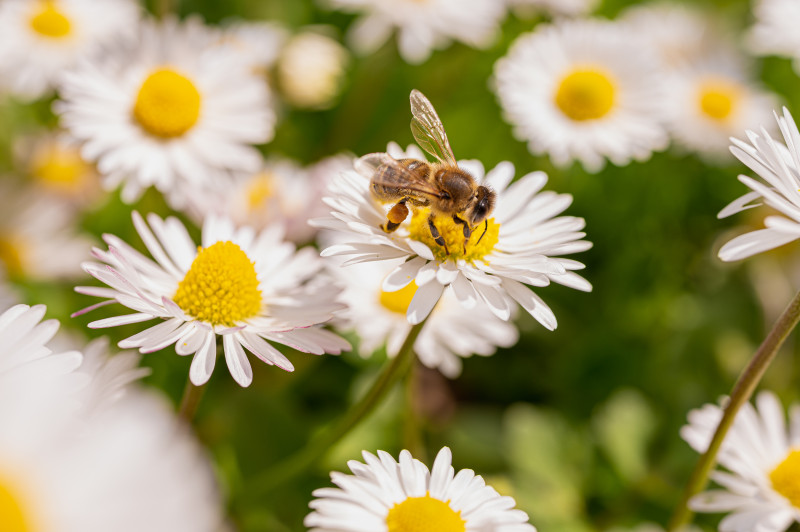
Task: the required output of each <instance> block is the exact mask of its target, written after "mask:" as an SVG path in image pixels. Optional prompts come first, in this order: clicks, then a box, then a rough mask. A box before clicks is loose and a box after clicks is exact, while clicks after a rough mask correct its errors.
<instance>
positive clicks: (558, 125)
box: [493, 19, 669, 172]
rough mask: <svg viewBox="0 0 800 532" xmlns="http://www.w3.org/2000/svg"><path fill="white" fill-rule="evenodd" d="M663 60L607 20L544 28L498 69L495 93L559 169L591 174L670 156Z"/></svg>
mask: <svg viewBox="0 0 800 532" xmlns="http://www.w3.org/2000/svg"><path fill="white" fill-rule="evenodd" d="M658 66H659V64H658V59H657V58H656V57H655V55H654V54H653V53H651V49H650V48H649V47H648V46H645V45H643V43H641V42H640V39H639V38H638V36H637V34H636V33H635V32H633V31H631V30H630V29H629V26H628V25H624V24H621V23H613V22H608V21H601V20H588V19H586V20H574V21H561V22H557V23H554V24H543V25H540V26H537V28H536V30H535V31H534V32H533V33H528V34H525V35H522V36H521V37H519V38H517V40H516V41H515V42H514V43H513V44H512V46H511V48H510V50H509V52H508V54H507V55H506V56H505V57H503V58H501V59H500V60H499V61H498V62H497V63H496V64H495V68H494V79H493V85H494V90H495V91H496V93H497V96H498V98H499V100H500V105H501V107H502V108H503V113H504V115H505V117H506V119H507V120H508V121H509V122H510V123H511V124H512V125H513V126H514V135H515V136H516V137H517V138H518V139H520V140H523V141H526V142H527V143H528V149H529V150H530V151H531V152H532V153H534V154H547V155H549V156H550V159H551V160H552V161H553V163H554V164H555V165H557V166H567V165H569V164H570V163H572V161H574V160H577V161H580V162H581V163H582V164H583V166H584V168H586V170H587V171H590V172H597V171H599V170H601V169H602V168H603V166H604V165H605V161H606V159H608V160H610V161H611V162H612V163H614V164H616V165H618V166H623V165H626V164H628V163H629V162H630V161H631V160H632V159H634V160H638V161H644V160H647V159H649V158H650V155H651V153H652V152H653V151H658V150H662V149H664V148H666V146H667V144H668V140H669V138H668V135H667V133H666V130H665V129H664V126H663V124H662V121H663V110H662V107H663V102H664V99H665V96H666V93H665V92H664V83H663V77H662V76H661V75H659V70H658Z"/></svg>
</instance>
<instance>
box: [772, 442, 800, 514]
mask: <svg viewBox="0 0 800 532" xmlns="http://www.w3.org/2000/svg"><path fill="white" fill-rule="evenodd" d="M769 479H770V480H771V481H772V489H774V490H775V491H777V492H778V493H780V494H781V495H783V496H784V497H786V498H787V499H789V502H791V503H792V504H793V505H794V506H796V507H798V508H800V450H795V451H792V452H790V453H789V456H787V457H786V459H785V460H784V461H783V462H781V463H780V464H778V467H776V468H775V469H774V470H773V471H772V473H770V474H769Z"/></svg>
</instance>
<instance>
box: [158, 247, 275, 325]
mask: <svg viewBox="0 0 800 532" xmlns="http://www.w3.org/2000/svg"><path fill="white" fill-rule="evenodd" d="M173 299H174V301H175V303H176V304H177V305H178V306H179V307H181V309H183V311H184V312H186V313H187V314H188V315H190V316H192V317H193V318H195V319H198V320H201V321H205V322H207V323H210V324H212V325H224V326H226V327H232V326H234V325H235V324H236V323H237V322H240V321H242V320H246V319H247V318H252V317H253V316H256V315H258V313H259V312H260V311H261V291H260V290H259V289H258V278H257V276H256V269H255V266H254V263H253V262H252V261H251V260H250V258H249V257H248V256H247V254H246V253H245V252H244V251H242V249H241V248H240V247H239V246H237V245H236V244H234V243H233V242H217V243H216V244H214V245H212V246H209V247H207V248H198V251H197V257H195V259H194V261H193V262H192V266H191V267H190V268H189V271H188V272H186V276H185V277H184V278H183V280H182V281H181V282H180V283H179V284H178V291H177V292H176V293H175V297H174V298H173Z"/></svg>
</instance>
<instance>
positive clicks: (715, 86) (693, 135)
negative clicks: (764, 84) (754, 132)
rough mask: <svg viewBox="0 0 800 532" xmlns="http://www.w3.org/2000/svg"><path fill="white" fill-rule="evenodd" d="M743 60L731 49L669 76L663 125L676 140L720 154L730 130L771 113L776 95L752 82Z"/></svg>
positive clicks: (762, 120) (735, 131)
mask: <svg viewBox="0 0 800 532" xmlns="http://www.w3.org/2000/svg"><path fill="white" fill-rule="evenodd" d="M742 63H743V60H742V58H740V57H736V56H735V55H734V53H733V51H732V50H731V51H730V53H727V54H724V53H723V54H721V55H719V56H717V57H713V56H708V57H705V58H703V59H700V60H696V61H694V62H692V63H690V64H687V65H686V66H685V67H684V68H682V69H680V70H679V71H676V72H675V74H674V75H673V76H671V79H670V84H669V86H670V97H669V98H668V99H667V100H666V108H667V116H668V117H669V120H668V128H669V129H670V131H671V133H672V135H673V136H674V137H675V139H676V140H677V141H678V143H680V144H681V145H683V146H685V147H687V148H690V149H693V150H696V151H698V152H700V153H701V154H705V155H709V156H711V157H714V158H717V159H721V158H722V157H723V156H724V155H726V154H727V153H728V147H729V145H730V137H731V136H733V135H738V134H739V133H740V132H741V131H744V130H745V129H747V128H752V127H756V126H758V125H760V124H764V123H766V122H767V121H768V120H769V119H770V116H771V114H772V109H774V107H775V100H776V98H775V97H774V95H772V94H770V93H768V92H766V91H764V90H761V89H760V88H759V87H758V86H757V85H756V83H755V82H754V81H753V80H752V79H751V78H750V76H748V74H747V69H746V67H745V66H744V65H743V64H742Z"/></svg>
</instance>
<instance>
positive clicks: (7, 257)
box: [0, 233, 25, 278]
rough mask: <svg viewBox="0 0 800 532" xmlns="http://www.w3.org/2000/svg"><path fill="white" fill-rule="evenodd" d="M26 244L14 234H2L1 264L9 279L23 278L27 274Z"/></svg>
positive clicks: (0, 235)
mask: <svg viewBox="0 0 800 532" xmlns="http://www.w3.org/2000/svg"><path fill="white" fill-rule="evenodd" d="M24 257H25V243H24V242H23V241H22V239H21V238H20V237H19V236H17V235H14V234H9V233H7V234H0V262H2V263H3V266H4V267H5V270H6V273H7V274H8V275H9V277H15V278H16V277H22V276H23V274H24V273H25V271H24V270H25V259H24Z"/></svg>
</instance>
